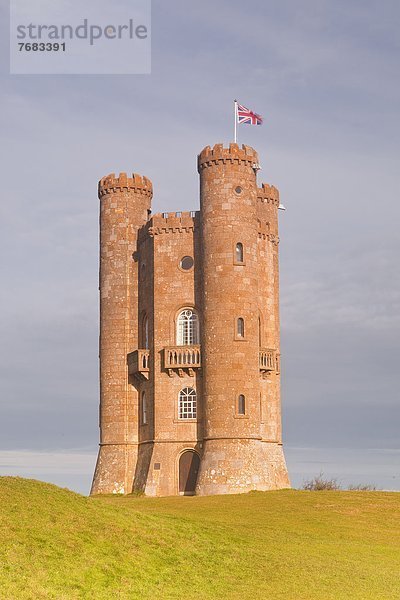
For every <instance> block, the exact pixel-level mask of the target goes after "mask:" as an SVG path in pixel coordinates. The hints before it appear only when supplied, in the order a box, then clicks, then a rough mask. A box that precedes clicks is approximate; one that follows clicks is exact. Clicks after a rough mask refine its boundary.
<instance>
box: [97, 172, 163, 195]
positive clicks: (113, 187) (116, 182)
mask: <svg viewBox="0 0 400 600" xmlns="http://www.w3.org/2000/svg"><path fill="white" fill-rule="evenodd" d="M128 190H133V191H134V192H136V193H138V194H143V195H144V196H147V197H148V198H152V197H153V184H152V183H151V181H150V179H147V177H144V176H142V175H138V174H137V173H133V174H132V177H128V175H127V174H126V173H120V174H119V176H118V177H116V176H115V173H111V174H110V175H107V176H106V177H103V178H102V179H100V181H99V198H102V196H105V195H106V194H112V193H113V192H123V191H128Z"/></svg>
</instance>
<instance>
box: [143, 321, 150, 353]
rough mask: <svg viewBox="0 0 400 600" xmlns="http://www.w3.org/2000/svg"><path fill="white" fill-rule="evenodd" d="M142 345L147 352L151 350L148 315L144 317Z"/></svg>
mask: <svg viewBox="0 0 400 600" xmlns="http://www.w3.org/2000/svg"><path fill="white" fill-rule="evenodd" d="M142 343H143V348H144V349H145V350H148V349H149V319H148V317H147V315H144V317H143V323H142Z"/></svg>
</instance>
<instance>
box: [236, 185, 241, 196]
mask: <svg viewBox="0 0 400 600" xmlns="http://www.w3.org/2000/svg"><path fill="white" fill-rule="evenodd" d="M235 192H236V193H237V194H241V193H242V188H241V187H240V185H238V186H237V187H235Z"/></svg>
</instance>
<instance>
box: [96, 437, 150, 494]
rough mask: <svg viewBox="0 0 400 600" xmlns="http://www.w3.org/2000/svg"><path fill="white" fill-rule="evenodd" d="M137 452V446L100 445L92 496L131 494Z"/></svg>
mask: <svg viewBox="0 0 400 600" xmlns="http://www.w3.org/2000/svg"><path fill="white" fill-rule="evenodd" d="M137 452H138V450H137V444H104V445H100V448H99V455H98V457H97V463H96V470H95V473H94V477H93V483H92V489H91V490H90V495H91V496H93V495H95V494H130V493H131V492H132V488H133V476H134V473H135V468H136V461H137Z"/></svg>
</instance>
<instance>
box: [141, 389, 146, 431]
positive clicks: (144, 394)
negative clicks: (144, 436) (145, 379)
mask: <svg viewBox="0 0 400 600" xmlns="http://www.w3.org/2000/svg"><path fill="white" fill-rule="evenodd" d="M142 424H143V425H147V400H146V392H142Z"/></svg>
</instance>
